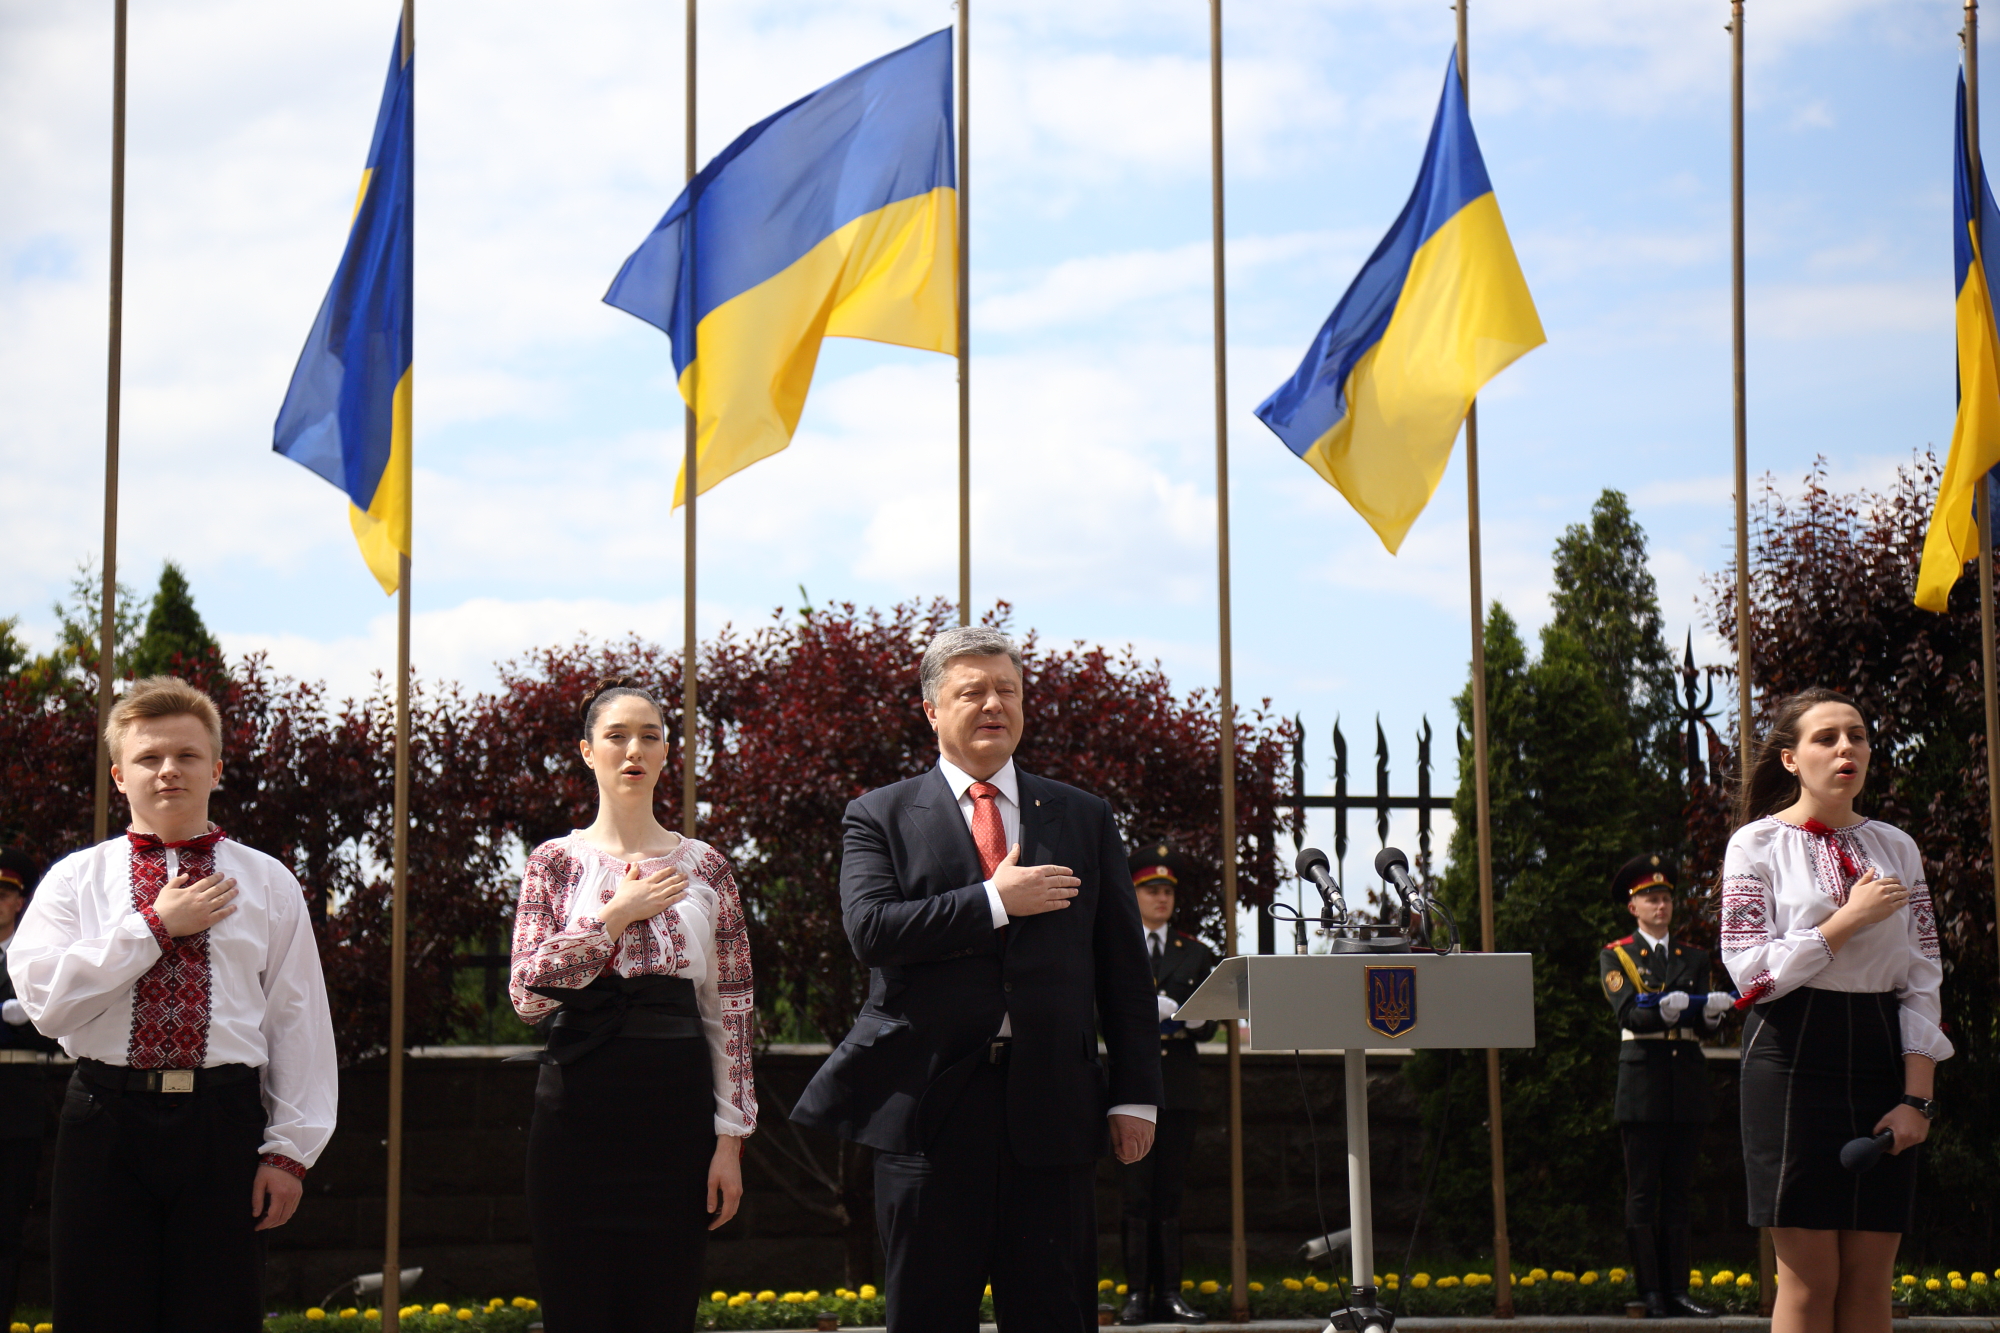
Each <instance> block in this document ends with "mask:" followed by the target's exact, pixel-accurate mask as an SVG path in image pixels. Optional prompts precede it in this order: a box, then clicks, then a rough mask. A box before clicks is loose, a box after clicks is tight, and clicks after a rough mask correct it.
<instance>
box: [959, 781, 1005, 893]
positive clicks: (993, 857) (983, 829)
mask: <svg viewBox="0 0 2000 1333" xmlns="http://www.w3.org/2000/svg"><path fill="white" fill-rule="evenodd" d="M968 790H969V791H971V793H972V841H973V844H974V845H975V846H977V847H978V848H979V873H980V874H982V875H984V876H986V878H988V879H992V878H993V870H994V867H996V866H998V865H999V864H1000V863H1001V862H1002V861H1004V860H1006V859H1007V830H1006V828H1005V827H1004V826H1003V825H1002V824H1001V823H1000V801H999V799H998V798H999V795H1000V789H999V788H998V787H996V786H994V785H993V784H992V783H990V782H975V783H973V784H972V786H971V787H970V788H968Z"/></svg>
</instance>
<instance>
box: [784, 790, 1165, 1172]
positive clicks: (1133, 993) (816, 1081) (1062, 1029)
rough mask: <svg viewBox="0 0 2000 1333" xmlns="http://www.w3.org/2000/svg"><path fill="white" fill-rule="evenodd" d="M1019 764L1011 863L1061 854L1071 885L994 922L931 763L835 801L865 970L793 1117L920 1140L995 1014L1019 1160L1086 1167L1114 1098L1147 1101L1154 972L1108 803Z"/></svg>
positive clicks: (912, 1146) (982, 1046)
mask: <svg viewBox="0 0 2000 1333" xmlns="http://www.w3.org/2000/svg"><path fill="white" fill-rule="evenodd" d="M1015 772H1016V773H1017V775H1018V777H1019V779H1020V794H1021V864H1022V865H1030V866H1032V865H1064V866H1068V867H1069V868H1070V869H1071V871H1072V872H1073V873H1074V874H1075V875H1076V876H1077V878H1079V879H1081V880H1082V881H1083V884H1082V886H1081V887H1080V888H1079V889H1078V890H1077V895H1076V897H1074V898H1072V899H1071V900H1070V905H1069V906H1068V907H1067V908H1063V909H1061V910H1059V911H1054V912H1045V913H1043V914H1041V915H1039V916H1031V917H1023V918H1020V919H1017V920H1015V921H1012V922H1010V923H1009V924H1008V926H1007V929H1006V930H1005V931H1004V932H1002V931H998V930H995V929H994V928H993V916H992V911H991V909H990V907H989V906H988V903H987V897H986V890H985V889H984V888H983V887H982V885H983V883H984V880H985V876H984V875H982V874H981V873H980V869H979V852H978V849H977V848H976V847H975V846H974V845H973V841H972V832H971V830H970V829H969V828H967V827H966V822H965V816H964V815H963V814H962V813H960V811H959V808H958V803H957V802H956V801H954V800H953V799H952V795H951V785H950V784H949V783H948V782H946V781H945V777H944V773H943V772H942V771H941V770H939V769H932V770H931V771H930V772H928V773H926V774H924V775H923V776H922V777H918V778H911V779H909V780H908V781H905V782H899V783H896V784H895V785H894V786H890V787H881V788H877V789H876V790H875V791H872V792H869V793H868V794H867V795H866V796H863V797H861V798H860V799H859V800H856V801H854V802H852V803H850V804H849V805H848V807H847V816H846V818H845V819H844V820H843V821H842V823H843V827H844V829H845V835H846V836H845V847H844V850H843V852H842V856H841V864H840V906H841V912H842V914H843V918H844V922H845V925H846V927H847V938H848V942H849V943H850V944H852V945H853V947H854V953H855V956H856V957H857V958H859V959H860V960H861V962H862V963H863V964H865V965H866V966H867V967H868V968H869V969H870V985H869V992H868V1002H867V1003H866V1004H865V1005H863V1006H862V1009H861V1014H860V1017H859V1018H858V1020H857V1021H856V1022H855V1024H854V1029H853V1031H851V1032H849V1033H848V1034H847V1038H846V1040H844V1041H842V1042H841V1043H840V1045H839V1046H837V1047H835V1048H834V1051H833V1054H832V1055H830V1056H828V1057H827V1060H826V1063H825V1064H824V1065H822V1066H821V1067H820V1070H819V1073H818V1074H816V1075H815V1076H814V1077H813V1080H812V1083H811V1084H810V1085H809V1086H808V1087H807V1088H806V1090H805V1092H804V1093H803V1094H802V1095H801V1096H800V1098H799V1102H798V1106H797V1107H796V1108H795V1109H794V1110H793V1112H792V1119H793V1120H795V1121H797V1122H799V1123H800V1124H804V1125H812V1126H816V1127H818V1128H821V1129H826V1130H830V1131H832V1132H833V1133H835V1134H838V1135H840V1136H841V1137H842V1138H845V1139H852V1140H853V1141H855V1142H857V1143H865V1144H867V1145H869V1146H870V1147H873V1148H878V1149H880V1150H882V1151H884V1152H893V1153H919V1152H923V1151H924V1150H925V1148H926V1146H927V1145H928V1143H929V1142H930V1140H931V1138H932V1136H933V1135H934V1134H935V1132H936V1130H937V1128H938V1126H939V1125H940V1124H941V1123H942V1121H943V1119H944V1116H945V1115H946V1114H947V1113H948V1112H949V1111H950V1110H951V1107H952V1104H953V1103H954V1102H955V1101H956V1100H957V1098H958V1096H959V1093H960V1092H961V1091H962V1090H963V1088H964V1086H965V1083H966V1080H967V1079H969V1078H970V1077H971V1074H972V1071H973V1069H974V1068H976V1066H977V1062H978V1061H980V1060H983V1059H984V1058H985V1056H986V1050H987V1045H988V1043H989V1042H990V1041H991V1040H992V1039H993V1037H994V1035H995V1034H996V1033H997V1032H999V1030H1000V1020H1001V1017H1002V1016H1003V1015H1009V1016H1011V1018H1012V1021H1013V1034H1014V1045H1013V1049H1012V1052H1011V1056H1010V1064H1009V1069H1008V1073H1007V1125H1008V1137H1009V1140H1010V1142H1011V1144H1012V1147H1013V1150H1014V1153H1015V1155H1016V1156H1017V1157H1019V1158H1020V1160H1022V1161H1023V1162H1026V1163H1028V1164H1030V1165H1033V1166H1081V1165H1086V1164H1088V1163H1089V1162H1091V1161H1092V1160H1094V1159H1095V1158H1096V1157H1098V1156H1100V1155H1101V1154H1102V1153H1103V1152H1104V1151H1105V1147H1106V1142H1107V1133H1106V1126H1105V1118H1104V1117H1105V1113H1106V1112H1107V1111H1108V1110H1109V1109H1110V1108H1111V1107H1113V1106H1119V1105H1125V1104H1130V1103H1139V1104H1145V1105H1152V1106H1158V1105H1159V1104H1160V1060H1159V1022H1158V1009H1157V1006H1156V1004H1155V1002H1154V998H1153V977H1152V969H1151V967H1150V966H1149V965H1148V963H1147V959H1146V949H1145V944H1144V933H1143V929H1142V927H1141V926H1140V924H1139V908H1138V903H1137V902H1136V901H1135V900H1134V898H1133V896H1132V884H1131V872H1130V870H1129V868H1128V866H1127V862H1126V859H1125V847H1124V843H1123V842H1122V841H1121V840H1120V839H1119V836H1118V830H1117V828H1116V827H1115V826H1114V825H1113V823H1112V819H1111V807H1110V806H1109V805H1107V804H1105V802H1103V801H1102V800H1100V799H1098V798H1097V797H1095V796H1092V795H1090V794H1089V793H1087V792H1083V791H1079V790H1077V789H1076V788H1075V787H1070V786H1065V785H1064V784H1062V783H1060V782H1051V781H1049V780H1048V779H1046V778H1038V777H1036V776H1035V775H1033V774H1032V773H1025V772H1021V771H1020V770H1019V769H1018V768H1017V769H1016V770H1015ZM1100 1024H1101V1026H1102V1028H1103V1032H1104V1045H1105V1048H1106V1050H1107V1051H1108V1053H1109V1061H1108V1068H1107V1062H1106V1061H1105V1060H1103V1059H1100V1058H1099V1056H1098V1049H1097V1031H1098V1028H1099V1026H1100Z"/></svg>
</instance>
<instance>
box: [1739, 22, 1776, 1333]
mask: <svg viewBox="0 0 2000 1333" xmlns="http://www.w3.org/2000/svg"><path fill="white" fill-rule="evenodd" d="M1728 26H1729V51H1730V55H1729V287H1730V294H1729V300H1730V310H1729V320H1730V337H1731V339H1732V342H1733V366H1732V372H1731V373H1732V376H1733V379H1734V402H1733V404H1732V407H1733V414H1734V418H1735V427H1736V772H1737V784H1738V789H1739V790H1743V791H1748V790H1749V788H1750V763H1751V714H1750V687H1751V679H1750V636H1751V627H1750V415H1749V403H1750V391H1749V372H1748V368H1747V363H1746V361H1745V350H1744V349H1745V342H1746V339H1747V336H1748V335H1747V333H1746V331H1745V326H1744V314H1743V308H1744V294H1743V0H1730V5H1729V25H1728ZM1757 1269H1758V1273H1757V1276H1758V1279H1759V1280H1758V1285H1757V1291H1758V1293H1759V1295H1758V1306H1759V1309H1760V1311H1761V1312H1762V1313H1763V1314H1764V1315H1766V1316H1769V1315H1770V1313H1771V1312H1772V1311H1773V1310H1774V1309H1776V1308H1777V1280H1778V1250H1777V1246H1776V1244H1775V1243H1774V1242H1773V1241H1772V1239H1771V1229H1770V1228H1769V1227H1759V1228H1758V1229H1757Z"/></svg>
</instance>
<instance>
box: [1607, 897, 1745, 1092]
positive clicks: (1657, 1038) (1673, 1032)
mask: <svg viewBox="0 0 2000 1333" xmlns="http://www.w3.org/2000/svg"><path fill="white" fill-rule="evenodd" d="M1621 955H1622V957H1621ZM1635 976H1636V978H1637V980H1636V983H1635V981H1634V978H1635ZM1597 979H1598V984H1599V985H1601V986H1602V987H1603V988H1604V998H1605V999H1606V1000H1608V1001H1610V1002H1611V1012H1612V1013H1613V1014H1614V1015H1615V1016H1616V1017H1617V1020H1618V1026H1619V1027H1620V1028H1621V1029H1623V1031H1622V1032H1621V1033H1620V1036H1621V1038H1622V1040H1620V1041H1619V1043H1618V1099H1617V1102H1616V1115H1617V1119H1618V1120H1619V1121H1620V1123H1631V1122H1634V1121H1642V1122H1655V1123H1657V1122H1667V1123H1672V1124H1682V1125H1689V1124H1706V1123H1707V1122H1708V1121H1710V1120H1713V1119H1714V1118H1715V1098H1714V1094H1713V1092H1712V1091H1711V1090H1710V1088H1709V1083H1708V1061H1707V1059H1706V1057H1704V1056H1703V1055H1702V1052H1701V1043H1700V1041H1699V1040H1698V1038H1701V1037H1706V1036H1709V1035H1710V1034H1712V1033H1713V1032H1715V1030H1716V1028H1717V1027H1719V1026H1720V1024H1714V1025H1711V1024H1709V1023H1707V1022H1706V1021H1705V1020H1704V1019H1703V1017H1702V1011H1701V1009H1700V1008H1699V1007H1698V1006H1693V1005H1691V1006H1689V1007H1688V1008H1687V1009H1686V1010H1684V1011H1682V1013H1681V1016H1680V1021H1679V1022H1678V1023H1676V1024H1674V1025H1672V1026H1669V1025H1668V1024H1667V1023H1666V1022H1665V1020H1664V1019H1662V1018H1661V1016H1660V1011H1659V1010H1658V1009H1657V1008H1653V1007H1648V1006H1645V1005H1641V1004H1640V1003H1639V996H1640V995H1641V994H1642V993H1644V992H1652V993H1653V994H1656V995H1657V994H1664V993H1666V992H1668V991H1685V992H1687V993H1688V994H1690V995H1697V994H1704V993H1706V992H1707V990H1708V988H1709V969H1708V951H1707V950H1706V949H1697V948H1695V947H1694V946H1693V945H1692V944H1682V943H1678V942H1676V941H1674V940H1672V939H1669V940H1668V941H1667V942H1666V944H1665V945H1664V946H1663V947H1661V948H1657V949H1656V948H1653V947H1652V946H1651V945H1649V944H1647V943H1646V937H1645V936H1644V935H1640V934H1636V933H1634V934H1631V935H1627V936H1626V937H1625V938H1624V939H1622V940H1613V941H1612V942H1611V943H1609V944H1607V945H1605V946H1604V948H1603V950H1602V951H1600V952H1599V954H1598V956H1597ZM1627 1034H1629V1035H1627ZM1662 1034H1664V1036H1662Z"/></svg>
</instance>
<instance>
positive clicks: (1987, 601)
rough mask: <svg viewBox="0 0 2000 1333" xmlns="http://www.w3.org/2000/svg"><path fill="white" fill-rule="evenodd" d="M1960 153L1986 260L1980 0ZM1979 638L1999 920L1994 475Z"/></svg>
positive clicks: (1985, 510)
mask: <svg viewBox="0 0 2000 1333" xmlns="http://www.w3.org/2000/svg"><path fill="white" fill-rule="evenodd" d="M1964 36H1965V155H1966V157H1967V159H1968V160H1969V162H1970V169H1971V172H1972V234H1973V237H1974V238H1975V239H1976V240H1977V241H1978V242H1979V262H1980V265H1981V267H1982V269H1983V268H1984V266H1985V263H1986V218H1985V216H1984V212H1985V208H1986V188H1985V186H1986V164H1985V163H1984V162H1983V161H1981V160H1980V156H1979V0H1965V34H1964ZM1978 513H1979V642H1980V646H1981V648H1982V649H1983V650H1984V654H1985V656H1984V657H1983V659H1982V661H1983V662H1984V666H1985V669H1984V670H1983V671H1982V672H1981V673H1980V674H1981V675H1982V676H1983V677H1984V678H1985V683H1986V830H1987V838H1988V840H1989V842H1990V851H1991V856H1992V862H1993V911H1994V915H1995V919H1996V920H2000V683H1996V681H1995V680H1994V671H1995V665H1996V663H1995V656H1994V629H1993V474H1992V473H1991V472H1989V473H1987V474H1986V475H1985V476H1983V477H1981V478H1980V479H1979V500H1978Z"/></svg>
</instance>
